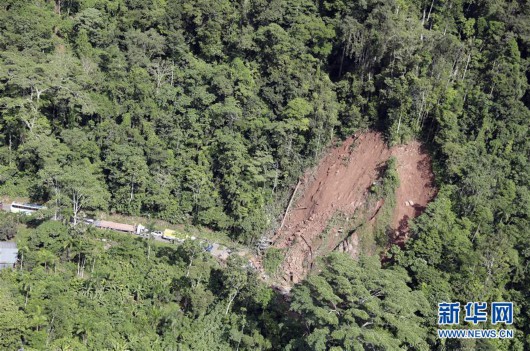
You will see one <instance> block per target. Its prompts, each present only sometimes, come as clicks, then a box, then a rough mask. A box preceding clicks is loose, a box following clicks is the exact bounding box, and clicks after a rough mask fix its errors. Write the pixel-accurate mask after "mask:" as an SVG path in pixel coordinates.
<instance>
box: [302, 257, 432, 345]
mask: <svg viewBox="0 0 530 351" xmlns="http://www.w3.org/2000/svg"><path fill="white" fill-rule="evenodd" d="M322 265H323V266H322V272H321V273H319V274H313V275H310V276H309V277H308V278H307V280H306V281H304V282H302V283H301V284H300V285H298V286H296V287H295V288H294V289H293V292H292V296H293V297H292V299H293V300H292V304H291V309H292V311H293V312H296V313H298V314H299V315H300V321H299V323H301V325H305V333H306V334H307V335H306V336H303V337H300V338H299V339H297V340H300V341H301V344H298V345H299V346H297V347H298V348H300V349H311V350H327V349H332V348H336V349H357V348H359V349H374V350H386V349H398V348H407V349H414V350H424V349H426V348H428V343H427V341H426V340H427V329H426V328H425V326H424V324H423V318H424V317H427V316H428V315H430V314H431V312H430V308H429V305H428V304H427V301H426V299H425V297H424V296H423V294H422V292H420V291H412V290H411V289H410V288H409V287H408V286H407V281H408V277H407V274H406V273H405V272H404V271H403V270H402V269H381V266H380V263H379V262H378V260H377V258H375V257H372V258H366V257H362V258H360V259H359V261H358V262H355V261H353V260H352V259H351V258H349V257H348V256H347V255H345V254H331V255H330V256H329V257H327V258H325V259H324V260H323V262H322ZM291 344H292V345H293V346H295V345H297V344H296V343H295V342H294V341H293V342H291Z"/></svg>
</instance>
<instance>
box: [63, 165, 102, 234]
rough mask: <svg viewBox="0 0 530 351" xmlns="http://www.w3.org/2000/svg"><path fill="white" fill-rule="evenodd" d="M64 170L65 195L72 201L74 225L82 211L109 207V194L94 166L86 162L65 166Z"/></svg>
mask: <svg viewBox="0 0 530 351" xmlns="http://www.w3.org/2000/svg"><path fill="white" fill-rule="evenodd" d="M63 170H64V173H63V175H62V177H61V182H62V183H63V184H64V186H63V188H64V193H65V195H66V196H68V198H69V200H70V204H71V214H72V219H73V223H74V225H76V224H77V222H78V220H79V214H80V212H81V211H83V210H88V209H92V210H95V209H104V208H106V207H107V204H108V200H109V194H108V192H107V190H106V189H105V186H104V184H103V183H102V181H101V180H100V179H98V177H97V176H96V175H95V174H94V166H93V165H92V164H90V163H89V162H84V164H78V165H73V166H65V167H64V168H63Z"/></svg>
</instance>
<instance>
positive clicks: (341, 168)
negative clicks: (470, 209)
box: [273, 132, 435, 283]
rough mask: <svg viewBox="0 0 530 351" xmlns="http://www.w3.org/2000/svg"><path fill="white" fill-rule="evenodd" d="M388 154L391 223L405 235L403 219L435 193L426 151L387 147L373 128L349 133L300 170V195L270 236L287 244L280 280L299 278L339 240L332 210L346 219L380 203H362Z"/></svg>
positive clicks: (371, 212)
mask: <svg viewBox="0 0 530 351" xmlns="http://www.w3.org/2000/svg"><path fill="white" fill-rule="evenodd" d="M391 155H394V156H395V157H396V158H397V161H398V166H397V168H398V172H399V177H400V181H401V184H400V187H399V189H398V190H397V192H396V198H397V205H396V210H395V213H394V218H393V221H392V226H393V228H395V229H396V232H395V237H396V241H399V240H404V238H406V235H407V221H408V219H410V218H414V217H416V216H418V215H419V214H420V213H421V212H422V210H423V209H424V208H425V206H426V205H427V203H428V202H429V201H430V200H431V199H432V198H433V197H434V195H435V190H434V188H433V183H432V171H431V167H430V159H429V156H428V155H427V154H426V153H425V152H424V150H423V149H422V148H421V145H420V144H419V143H418V142H412V143H410V144H408V145H403V146H399V147H396V148H393V149H392V150H390V149H388V148H387V146H386V144H385V143H384V141H383V139H382V138H381V135H380V134H379V133H376V132H367V133H364V134H360V135H359V136H357V137H355V136H354V137H350V138H348V139H347V140H345V141H344V142H343V144H342V145H341V146H339V147H336V148H334V149H331V150H330V151H329V152H328V154H327V155H326V156H325V157H324V158H323V159H322V161H321V162H320V163H319V165H318V166H317V167H316V168H315V169H312V170H310V171H308V172H306V174H305V176H304V178H303V180H302V188H301V189H300V191H299V194H300V197H299V198H298V199H295V200H296V201H295V203H294V204H293V206H292V207H291V209H290V211H289V213H288V214H287V217H286V220H285V223H284V225H283V227H282V228H280V230H279V231H278V232H277V233H276V235H275V236H274V238H273V242H274V246H275V247H277V248H286V249H287V253H286V258H285V260H284V262H283V263H282V267H281V272H283V278H284V280H285V281H286V282H288V283H291V282H292V283H296V282H298V281H300V280H301V279H303V277H304V276H305V275H306V274H307V273H308V271H309V270H310V269H311V267H312V263H313V262H314V260H315V259H316V257H317V256H318V255H321V254H325V253H327V252H330V251H332V250H333V249H334V248H336V247H337V245H338V244H340V242H341V241H342V240H344V237H343V236H342V235H339V232H340V231H341V229H339V228H333V224H332V223H330V222H332V220H333V218H334V216H337V215H338V214H340V215H341V216H342V218H344V219H345V220H346V221H349V220H350V218H353V217H356V216H357V217H358V214H359V212H363V213H365V214H368V216H369V217H373V215H375V214H376V213H377V210H378V209H379V207H380V206H381V203H374V204H369V205H368V204H367V197H368V194H369V189H370V187H371V186H372V184H373V183H374V182H375V181H376V180H377V179H378V178H379V176H380V172H381V169H382V166H384V164H385V162H386V161H387V160H388V158H389V157H390V156H391ZM410 201H412V204H411V203H410ZM323 232H326V236H324V235H322V233H323Z"/></svg>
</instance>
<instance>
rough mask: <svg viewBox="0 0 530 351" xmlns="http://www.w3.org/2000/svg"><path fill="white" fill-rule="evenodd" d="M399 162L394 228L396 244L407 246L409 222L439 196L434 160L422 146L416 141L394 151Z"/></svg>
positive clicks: (395, 148) (393, 153)
mask: <svg viewBox="0 0 530 351" xmlns="http://www.w3.org/2000/svg"><path fill="white" fill-rule="evenodd" d="M392 155H393V156H395V157H396V159H397V171H398V174H399V182H400V184H399V188H398V189H397V190H396V209H395V211H394V218H393V220H392V228H394V229H396V231H395V237H394V240H393V241H394V243H396V244H403V242H404V241H405V240H406V239H407V237H408V220H409V219H411V218H416V217H417V216H419V215H420V214H421V213H422V212H423V211H424V210H425V207H426V206H427V204H428V203H429V202H430V201H431V200H432V199H433V198H434V196H435V195H436V189H435V187H434V175H433V173H432V168H431V159H430V157H429V154H428V153H427V151H426V150H425V149H424V148H423V147H422V145H421V144H420V143H419V142H417V141H413V142H411V143H409V144H407V145H400V146H397V147H394V148H393V149H392Z"/></svg>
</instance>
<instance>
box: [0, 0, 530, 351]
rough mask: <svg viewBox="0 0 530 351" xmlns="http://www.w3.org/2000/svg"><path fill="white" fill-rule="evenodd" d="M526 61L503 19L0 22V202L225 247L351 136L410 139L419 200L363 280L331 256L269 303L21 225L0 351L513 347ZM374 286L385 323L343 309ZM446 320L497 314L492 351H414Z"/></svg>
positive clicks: (195, 272)
mask: <svg viewBox="0 0 530 351" xmlns="http://www.w3.org/2000/svg"><path fill="white" fill-rule="evenodd" d="M529 54H530V4H529V3H528V2H526V1H510V0H457V1H446V0H413V1H402V0H388V1H386V0H385V1H381V0H365V1H343V0H329V1H326V0H323V1H316V2H315V1H309V0H272V1H265V0H256V1H229V0H219V1H208V0H198V1H189V0H54V1H50V0H4V1H2V3H1V4H0V195H1V196H6V197H9V198H17V197H20V198H30V199H32V200H33V201H35V202H38V203H43V204H46V206H47V208H48V209H49V210H50V213H51V215H52V216H54V217H55V218H63V219H65V220H64V222H67V221H68V220H69V219H70V218H74V220H75V219H77V218H78V217H81V216H82V215H84V214H93V213H95V212H96V211H102V212H108V213H118V214H123V215H143V216H150V217H152V218H157V219H160V220H165V221H167V222H170V223H180V224H186V225H196V226H206V227H209V228H211V229H212V230H215V231H222V232H226V233H228V234H229V235H230V237H231V238H232V239H233V240H234V241H238V242H240V243H246V244H248V243H252V242H254V241H255V240H256V239H257V238H259V237H260V236H261V235H263V233H264V232H265V231H266V230H268V229H270V228H271V227H273V226H274V225H275V222H276V221H277V219H278V215H279V212H280V209H282V208H283V205H284V202H285V199H286V194H287V193H288V192H289V189H290V187H291V186H292V184H293V183H294V184H295V183H296V180H297V178H298V177H299V176H300V174H301V172H302V171H303V170H304V169H305V168H306V167H308V166H309V165H311V164H313V163H314V162H316V161H318V159H319V157H320V156H321V155H322V152H323V151H324V150H325V148H326V147H327V146H329V145H330V144H331V143H332V142H333V141H335V140H337V139H340V138H342V137H347V136H349V135H351V134H353V133H354V132H357V131H360V130H365V129H376V130H379V131H381V132H382V133H383V134H384V135H385V138H386V140H387V142H388V143H389V144H390V145H395V144H400V143H404V142H407V141H409V140H412V139H421V140H422V141H423V142H424V143H425V145H427V146H428V148H429V150H430V152H431V154H432V156H433V160H434V170H435V176H436V183H437V186H438V188H439V193H438V195H437V197H436V199H435V200H434V201H433V202H432V203H431V204H430V205H429V206H428V208H427V210H426V212H425V213H424V214H423V215H422V216H420V217H418V219H416V220H415V221H414V223H413V224H412V226H411V237H412V238H411V239H410V240H409V241H408V242H407V244H406V245H405V246H404V247H403V248H398V247H393V248H392V249H391V250H390V251H389V255H388V257H385V259H384V260H383V262H384V263H383V267H380V266H379V265H378V262H374V261H372V260H370V259H366V260H365V259H362V260H361V259H360V260H359V261H358V262H355V261H353V260H351V259H349V258H346V257H344V256H342V255H336V254H333V255H332V256H330V257H329V258H323V260H322V262H321V265H322V267H323V269H322V272H320V273H315V274H314V275H312V276H310V277H309V278H308V280H307V281H305V282H302V283H301V284H300V285H297V286H296V287H295V288H294V289H293V293H292V300H291V301H287V302H286V301H284V300H283V299H282V297H281V296H280V295H279V294H277V293H276V292H274V291H273V290H272V289H270V288H269V287H266V286H264V285H263V284H262V283H261V282H260V280H259V279H258V277H256V275H255V273H253V272H252V271H249V270H248V269H246V268H242V267H243V266H244V264H243V263H241V262H235V261H234V262H229V263H228V268H227V267H222V266H220V265H219V264H218V263H217V262H215V261H213V260H212V259H211V257H207V255H204V253H203V252H202V251H201V250H200V249H198V248H196V247H194V246H193V245H188V244H186V245H188V246H181V247H178V248H175V247H171V248H166V247H163V246H160V247H158V246H157V245H155V246H154V248H153V252H152V253H151V251H150V250H151V245H150V244H149V250H148V251H146V246H145V245H147V244H146V242H143V241H141V239H138V240H133V239H132V238H125V237H119V236H118V237H116V238H114V239H113V240H114V241H115V242H116V243H119V245H115V246H113V247H112V248H108V247H107V248H105V245H104V244H102V241H101V240H100V239H102V237H101V235H102V234H101V233H99V232H98V231H92V230H88V231H87V232H80V231H79V229H76V228H75V227H71V226H68V225H66V224H64V223H61V222H51V221H50V222H48V221H45V222H44V223H40V224H39V225H38V226H34V227H31V226H30V227H29V229H24V230H21V233H19V234H17V241H18V242H19V248H20V253H19V255H22V254H23V255H24V260H23V264H22V265H21V266H20V267H19V268H20V269H18V270H16V271H11V270H2V271H1V273H0V279H1V280H2V284H1V286H0V302H1V303H2V307H1V309H0V311H1V312H0V315H2V316H4V317H6V318H0V335H1V336H2V337H1V338H0V348H2V349H17V348H20V347H22V346H24V347H25V349H35V350H38V349H54V350H67V349H75V350H83V349H87V350H105V349H109V350H112V349H114V350H121V349H134V350H155V349H159V350H167V349H171V348H173V349H177V348H178V349H182V350H188V349H227V350H228V349H240V350H247V349H263V350H265V349H288V350H327V349H336V350H338V349H352V350H353V349H361V348H368V349H373V350H385V349H399V348H401V349H417V350H424V349H426V348H430V349H442V348H451V347H454V348H465V347H477V348H481V349H488V348H489V349H497V350H516V349H517V350H523V349H528V348H529V347H530V341H529V340H528V338H527V337H526V335H528V334H529V333H530V327H529V326H530V315H529V312H528V311H529V310H530V295H529V289H528V288H529V286H530V285H529V284H530V281H529V277H530V272H529V267H530V266H529V263H530V251H529V250H528V242H529V240H530V231H529V229H528V228H529V217H530V184H529V179H530V138H529V135H530V133H529V125H530V111H529V107H530V91H529V78H530V70H529V64H530V60H529ZM17 220H18V219H16V218H11V217H7V216H4V215H2V217H0V221H1V222H2V223H1V224H0V238H2V239H11V238H12V237H13V236H14V232H15V231H16V227H17V226H18V227H20V226H21V224H20V223H17ZM21 245H22V246H21ZM147 252H149V255H147ZM198 252H200V254H198ZM20 259H22V257H20ZM345 261H346V263H345ZM80 266H83V267H84V266H86V271H87V272H86V274H87V275H86V276H85V275H84V273H83V272H82V271H80V270H79V269H80V268H79V267H80ZM367 271H368V272H370V275H369V276H365V275H366V274H367ZM82 273H83V274H82ZM341 277H345V278H344V279H342V278H341ZM346 282H347V283H346ZM4 283H5V284H4ZM374 286H375V289H383V290H384V291H385V293H386V294H388V298H387V300H388V301H403V303H404V304H405V303H406V305H404V306H403V311H401V310H399V309H397V308H396V306H392V308H390V309H387V308H384V303H385V301H375V302H374V306H372V307H373V309H372V310H370V311H366V307H363V306H362V304H361V306H360V305H359V302H358V301H356V300H352V299H351V294H362V293H368V294H369V293H370V291H371V290H370V289H372V288H373V287H374ZM341 289H346V290H347V291H349V292H350V293H349V295H348V294H345V295H344V294H343V293H342V290H341ZM379 300H381V299H379ZM449 300H455V301H513V302H514V304H515V306H516V318H515V324H514V326H515V328H516V336H515V338H514V339H513V340H504V341H499V340H492V341H477V342H476V343H473V342H469V343H468V342H467V341H466V342H464V341H462V342H456V341H447V342H443V341H441V340H439V339H436V338H435V334H434V333H435V317H433V316H432V315H431V314H432V313H433V311H435V307H436V304H437V303H439V302H441V301H449ZM333 304H335V305H336V307H337V308H333ZM337 304H339V305H337ZM330 306H331V307H330ZM400 313H405V315H406V316H409V317H410V318H407V320H406V321H405V322H400V321H399V320H397V319H395V316H396V315H399V314H400ZM82 316H87V317H86V318H81V317H82ZM7 321H11V322H7ZM366 323H369V324H366ZM198 330H207V331H208V332H204V333H203V334H199V333H198V332H197V331H198ZM205 335H206V336H207V337H206V336H205ZM376 336H377V337H376Z"/></svg>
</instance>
